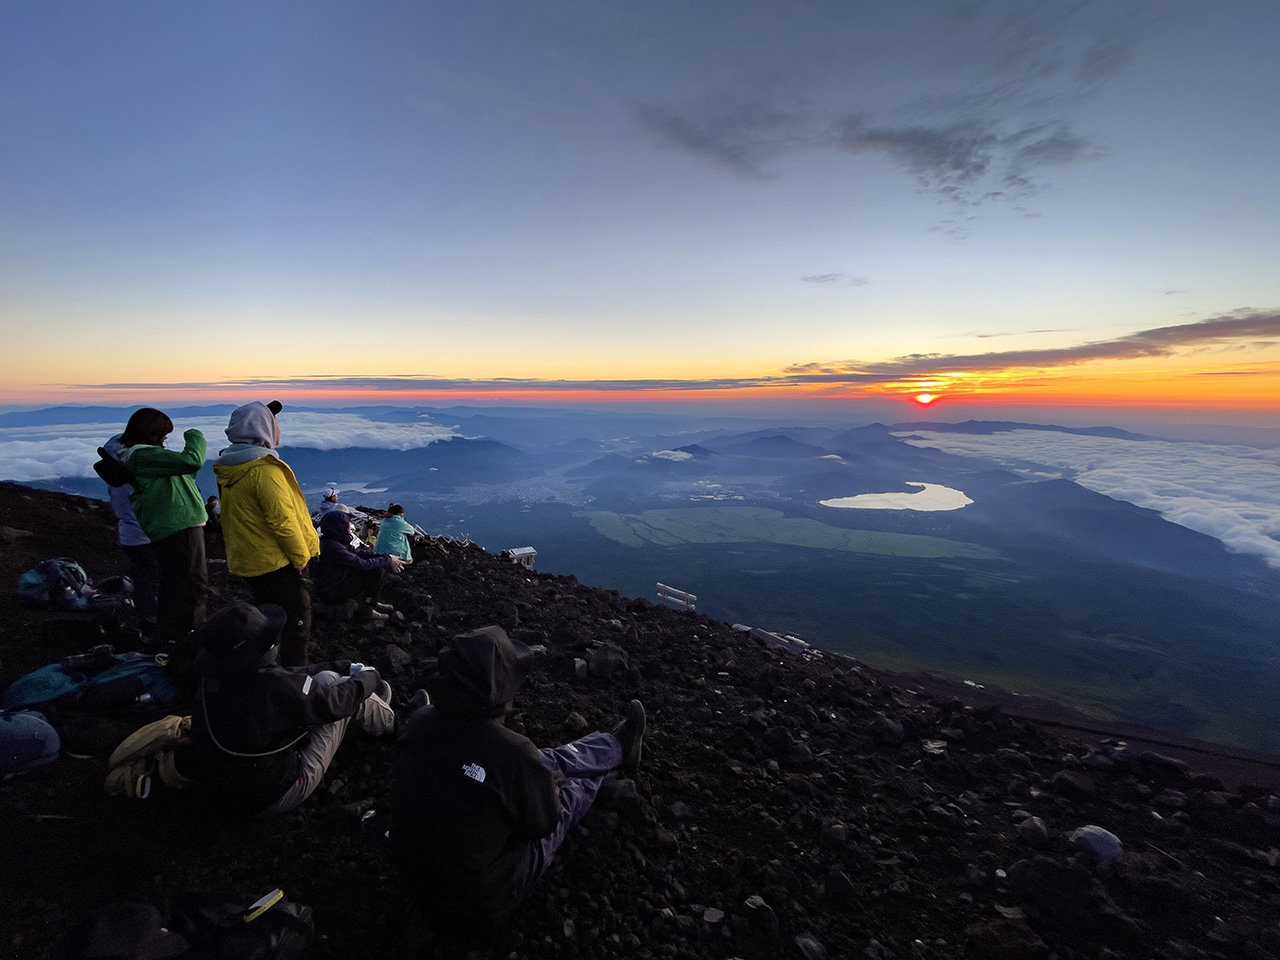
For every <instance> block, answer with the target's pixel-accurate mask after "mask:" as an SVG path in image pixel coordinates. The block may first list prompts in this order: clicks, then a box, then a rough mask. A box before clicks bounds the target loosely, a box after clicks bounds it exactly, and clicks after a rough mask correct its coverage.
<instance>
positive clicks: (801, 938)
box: [795, 930, 827, 960]
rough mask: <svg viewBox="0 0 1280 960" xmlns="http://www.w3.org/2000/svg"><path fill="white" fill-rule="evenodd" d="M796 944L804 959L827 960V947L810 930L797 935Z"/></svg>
mask: <svg viewBox="0 0 1280 960" xmlns="http://www.w3.org/2000/svg"><path fill="white" fill-rule="evenodd" d="M795 944H796V948H797V949H798V950H799V951H800V956H802V957H804V960H827V948H826V947H824V946H823V945H822V943H821V941H819V940H818V938H817V937H815V936H814V935H813V934H812V933H810V932H809V931H808V930H805V931H804V932H802V933H799V934H797V935H796V939H795Z"/></svg>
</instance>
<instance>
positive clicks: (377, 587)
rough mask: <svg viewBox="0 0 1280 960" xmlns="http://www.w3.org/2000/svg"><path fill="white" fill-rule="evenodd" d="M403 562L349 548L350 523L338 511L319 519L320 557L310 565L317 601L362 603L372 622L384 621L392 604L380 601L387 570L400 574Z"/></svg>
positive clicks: (360, 548)
mask: <svg viewBox="0 0 1280 960" xmlns="http://www.w3.org/2000/svg"><path fill="white" fill-rule="evenodd" d="M403 569H404V561H403V560H401V559H400V558H399V557H392V556H388V555H387V554H385V553H374V552H373V551H372V550H370V549H369V548H368V547H355V546H352V545H351V520H350V518H349V517H348V516H347V514H345V513H342V512H341V511H338V510H333V511H330V512H329V513H326V514H325V515H324V516H323V517H322V518H321V519H320V556H319V557H317V558H316V561H315V563H314V564H312V576H313V578H314V579H315V584H316V598H317V599H318V600H320V601H321V602H322V603H329V604H334V605H341V604H345V603H346V602H347V601H348V600H359V601H363V602H364V603H365V604H366V605H367V607H368V610H369V614H370V615H371V616H372V617H374V618H375V619H386V617H387V614H389V613H391V610H392V608H391V605H390V604H386V603H383V602H382V585H383V579H384V577H385V574H386V573H387V571H388V570H390V571H391V572H392V573H399V572H400V571H401V570H403Z"/></svg>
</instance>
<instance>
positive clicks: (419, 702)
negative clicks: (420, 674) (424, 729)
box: [409, 687, 431, 711]
mask: <svg viewBox="0 0 1280 960" xmlns="http://www.w3.org/2000/svg"><path fill="white" fill-rule="evenodd" d="M430 702H431V695H430V694H429V693H427V691H425V690H423V689H422V688H421V687H419V688H418V689H417V690H415V691H414V693H413V696H412V697H410V698H409V709H410V710H411V711H412V710H419V709H421V708H422V707H425V706H426V705H427V704H429V703H430Z"/></svg>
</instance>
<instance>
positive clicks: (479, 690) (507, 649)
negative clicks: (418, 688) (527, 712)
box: [427, 626, 533, 718]
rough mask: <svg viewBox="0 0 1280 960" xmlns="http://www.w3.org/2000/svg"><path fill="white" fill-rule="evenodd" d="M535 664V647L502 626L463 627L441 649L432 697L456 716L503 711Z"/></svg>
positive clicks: (491, 714)
mask: <svg viewBox="0 0 1280 960" xmlns="http://www.w3.org/2000/svg"><path fill="white" fill-rule="evenodd" d="M532 666H533V651H532V650H531V649H530V648H529V647H528V646H527V645H525V644H524V643H521V642H520V641H519V640H512V639H511V638H510V637H508V636H507V633H506V631H505V630H503V629H502V628H501V627H499V626H488V627H481V628H480V629H479V630H472V631H470V632H469V633H460V634H458V635H457V636H455V637H454V638H453V639H452V640H450V641H449V642H448V643H447V644H446V645H445V647H444V649H442V650H441V651H440V656H439V659H438V660H437V666H436V674H435V676H433V677H431V678H430V679H429V680H428V682H427V685H428V687H429V688H430V689H431V701H432V703H435V704H436V705H437V707H439V709H440V710H441V711H443V712H444V713H447V714H450V715H451V716H455V717H460V718H463V717H473V718H478V717H500V716H502V715H503V714H504V713H505V712H506V711H507V708H508V706H509V704H510V703H511V701H512V700H514V699H515V695H516V691H517V690H519V689H520V685H521V684H523V683H524V679H525V677H526V676H528V674H529V669H530V668H531V667H532Z"/></svg>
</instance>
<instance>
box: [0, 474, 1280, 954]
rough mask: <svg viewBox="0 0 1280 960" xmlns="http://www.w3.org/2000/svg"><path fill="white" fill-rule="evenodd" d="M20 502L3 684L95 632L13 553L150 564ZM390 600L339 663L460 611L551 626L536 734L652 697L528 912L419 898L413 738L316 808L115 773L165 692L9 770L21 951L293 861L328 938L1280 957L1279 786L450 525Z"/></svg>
mask: <svg viewBox="0 0 1280 960" xmlns="http://www.w3.org/2000/svg"><path fill="white" fill-rule="evenodd" d="M0 528H2V529H0V539H2V540H3V543H2V544H0V546H3V550H0V576H2V577H3V584H4V586H3V591H4V592H3V594H2V595H0V684H2V685H5V686H7V685H8V684H9V683H11V682H12V681H13V680H14V679H16V678H17V677H18V676H21V675H22V674H24V673H26V672H28V671H30V670H32V669H35V668H36V667H38V666H41V665H43V664H45V663H50V662H53V661H55V660H58V659H60V658H62V657H63V656H65V655H67V654H70V653H76V652H80V651H81V650H83V649H84V648H85V647H86V646H88V645H91V644H89V643H87V642H86V641H87V640H92V639H94V638H93V637H92V636H90V635H89V632H88V631H86V630H85V629H84V624H87V623H88V622H89V621H88V619H87V618H86V617H84V616H81V617H80V624H81V626H80V627H78V628H76V627H70V626H68V625H67V624H66V620H67V619H68V618H69V617H74V615H69V614H57V613H52V612H50V611H47V610H43V609H40V608H36V607H31V606H27V605H23V604H21V603H20V602H19V600H18V597H17V594H16V590H15V587H14V584H15V580H16V578H17V576H18V575H19V574H20V573H22V572H23V571H24V570H27V569H30V568H31V567H33V566H34V565H35V564H36V563H37V562H39V561H40V560H43V559H46V558H47V557H50V556H58V555H61V556H71V557H74V558H75V559H77V560H78V561H79V562H80V563H81V564H82V565H84V567H85V568H86V569H87V570H88V571H89V573H90V575H91V576H93V577H95V578H102V577H105V576H108V575H110V574H114V573H122V572H124V568H125V564H124V559H123V557H122V555H121V554H120V552H119V550H118V548H117V547H116V544H115V539H114V522H113V518H112V516H111V512H110V509H109V507H108V506H107V505H106V504H105V503H99V502H96V501H91V500H85V499H81V498H78V497H72V496H66V495H62V494H56V493H48V492H44V491H38V490H33V489H30V488H26V487H22V486H18V485H15V484H9V483H5V484H0ZM34 531H39V533H38V535H33V536H28V535H26V534H27V532H34ZM218 556H219V554H218V551H217V548H216V545H215V547H214V549H213V550H212V551H211V557H213V558H216V557H218ZM210 575H211V582H212V589H213V596H212V598H211V608H216V607H217V606H218V605H220V604H222V603H225V602H227V601H229V600H233V599H240V598H244V599H247V592H246V591H245V590H244V589H243V587H241V586H240V585H239V584H238V583H237V582H236V580H235V579H234V578H231V577H229V576H227V574H226V571H225V566H224V565H222V564H220V563H217V562H214V563H211V567H210ZM384 599H387V600H389V601H390V602H391V603H393V604H394V605H395V607H396V609H397V610H398V611H399V612H400V614H401V615H402V616H403V620H401V619H400V618H398V617H394V618H392V619H391V620H389V621H387V622H385V623H373V622H369V621H354V622H341V621H331V620H319V619H318V620H317V621H316V623H315V626H314V631H313V651H312V658H313V659H315V660H323V659H330V658H334V659H336V658H347V659H356V660H361V661H364V662H366V663H370V664H373V665H375V666H377V667H378V669H379V670H380V671H381V672H382V675H383V676H384V677H385V678H386V679H388V680H389V681H390V682H391V684H392V686H393V688H394V692H395V700H394V704H393V705H394V706H395V707H397V709H402V708H403V707H404V706H405V704H406V702H407V700H408V698H409V697H410V696H411V695H412V693H413V691H414V690H415V689H416V688H418V687H420V686H422V685H423V682H424V680H425V678H426V676H427V674H428V672H429V670H430V667H431V666H432V664H433V662H434V657H435V655H436V654H437V652H438V651H439V649H440V647H441V646H442V645H443V643H444V642H445V641H446V640H447V639H448V638H449V637H450V636H452V635H454V634H455V633H459V632H462V631H464V630H469V629H473V628H475V627H479V626H483V625H485V624H489V623H497V624H500V625H501V626H503V627H504V628H505V629H506V630H507V631H508V632H509V633H510V634H511V635H512V636H515V637H517V638H519V639H521V640H524V641H525V642H526V643H529V644H531V645H534V646H535V647H536V648H537V649H538V658H537V661H536V664H535V667H534V670H533V673H532V676H531V677H530V679H529V681H528V683H527V684H526V685H525V688H524V689H523V691H522V693H521V695H520V697H519V698H518V699H517V702H516V709H517V712H516V713H515V714H514V715H513V716H512V717H510V718H509V720H508V723H509V725H510V726H512V727H513V728H514V729H516V730H518V731H521V732H523V733H525V734H527V735H528V736H529V737H531V738H532V739H533V740H534V741H535V742H536V743H539V744H550V743H552V742H562V741H564V740H567V739H571V738H573V737H576V736H579V735H581V734H582V733H584V732H586V731H588V730H592V729H600V728H606V729H607V728H608V727H609V726H611V725H612V724H613V723H614V722H615V721H616V719H617V718H618V717H619V716H620V713H621V711H622V710H623V708H624V707H625V704H626V703H627V701H628V700H630V699H631V698H633V697H635V698H638V699H640V700H642V701H643V702H644V703H645V705H646V707H647V710H648V714H649V733H648V735H647V737H646V741H645V743H646V752H645V760H644V763H643V765H642V768H641V770H640V771H639V773H638V775H637V776H636V777H635V778H634V779H633V780H631V781H623V782H620V783H619V784H617V785H616V786H615V787H614V788H613V789H612V790H610V791H609V796H607V797H606V798H605V800H604V801H602V802H601V803H598V804H597V806H596V807H595V809H593V810H592V812H591V813H590V814H589V815H588V817H587V818H586V820H585V821H584V822H583V825H582V827H581V828H580V829H579V830H578V831H576V832H575V833H574V834H573V835H572V836H571V838H570V840H569V842H568V843H567V844H566V845H565V847H563V848H562V850H561V852H560V855H559V856H558V858H557V860H556V862H555V863H554V865H553V866H552V868H551V870H550V872H549V873H548V875H547V876H546V877H545V878H544V879H543V881H542V882H541V884H540V885H539V887H538V888H537V890H536V891H535V892H534V894H533V895H532V897H531V898H530V899H529V900H528V901H526V903H524V904H523V905H522V906H521V907H520V908H519V909H518V910H517V912H516V913H515V914H514V916H513V917H512V919H511V922H510V923H509V924H508V926H507V927H506V928H505V929H503V930H500V931H495V932H494V934H493V936H492V937H491V938H490V940H488V941H487V942H483V943H466V942H460V941H457V940H454V939H447V938H440V937H437V936H436V935H435V934H434V933H433V932H432V931H431V930H430V929H429V928H427V927H426V926H425V925H424V924H423V923H422V922H421V921H420V919H418V917H417V915H416V914H415V913H414V912H413V911H412V910H411V909H410V908H411V904H409V903H408V902H407V900H406V899H405V897H404V896H403V895H402V894H401V892H400V889H399V887H398V885H397V879H396V875H395V871H394V869H393V868H392V866H391V864H390V860H389V857H388V851H387V842H388V841H387V840H386V838H385V835H386V831H387V829H388V828H389V825H390V824H389V820H388V813H387V807H388V794H389V769H390V761H391V757H392V752H393V750H394V745H393V743H392V742H391V741H388V740H371V739H364V738H361V737H360V735H358V734H356V733H354V732H352V733H351V734H350V735H349V736H348V738H347V741H346V742H345V743H344V745H343V747H342V749H341V750H340V751H339V753H338V756H337V759H336V761H335V763H334V765H333V767H332V768H331V770H330V772H329V776H328V778H327V779H326V781H325V783H324V784H323V785H322V786H321V787H320V788H319V790H318V791H317V792H316V794H315V795H314V796H313V797H312V798H311V799H310V800H309V801H308V802H307V803H306V804H304V805H303V806H302V807H301V808H299V809H298V810H296V811H294V812H293V813H290V814H287V815H285V816H283V817H281V818H278V819H276V820H271V821H267V822H260V823H259V822H252V823H231V822H225V821H220V820H217V819H215V818H212V817H210V816H209V815H208V813H207V812H206V811H205V810H204V808H203V806H202V804H201V803H200V802H199V799H198V798H197V797H193V796H191V795H189V794H187V793H184V792H179V791H171V790H164V789H160V790H156V791H155V792H154V793H153V794H152V796H151V797H150V798H148V799H147V800H133V799H121V798H113V797H108V796H107V795H106V794H105V793H104V792H103V789H102V781H103V776H104V773H105V769H106V763H105V754H106V753H108V752H109V751H110V748H111V747H112V746H114V742H112V741H113V740H114V739H118V738H119V737H123V736H124V735H125V734H126V733H128V732H130V730H131V729H132V728H133V727H135V726H137V725H139V724H140V723H141V722H142V720H143V719H145V718H138V717H135V718H128V717H124V718H114V719H113V720H111V721H108V722H107V723H105V724H100V725H99V728H101V729H105V730H107V731H108V732H109V734H110V735H106V736H104V737H103V738H102V739H103V746H102V747H101V748H100V749H97V750H93V751H90V752H93V753H95V754H96V755H94V756H90V757H88V758H84V759H77V758H73V757H70V756H67V755H66V754H65V753H64V755H63V756H61V757H59V759H58V760H57V761H55V762H54V763H52V764H50V765H49V766H46V767H42V768H40V769H38V770H35V771H33V772H31V773H29V774H26V775H25V776H21V777H17V778H14V779H11V780H9V781H7V782H5V783H3V784H0V822H3V824H4V833H5V841H4V844H3V848H4V860H3V863H4V869H3V870H2V871H0V917H3V918H4V919H3V922H0V930H3V933H2V934H0V937H2V939H0V953H8V954H9V955H12V956H15V957H22V958H26V957H31V958H36V957H41V956H43V955H44V954H45V953H46V952H47V951H48V950H49V949H50V948H51V947H52V946H53V945H54V944H55V943H57V942H58V940H59V938H60V937H62V936H63V935H64V934H65V932H66V931H67V930H68V929H69V928H70V927H72V926H73V925H74V924H75V923H76V922H77V921H78V920H79V919H80V918H81V917H82V916H83V915H85V914H86V913H87V912H88V911H90V910H92V909H94V908H98V907H101V906H103V905H106V904H110V903H114V902H118V901H130V902H135V903H150V904H154V905H156V906H157V907H159V908H160V909H161V910H162V911H164V910H165V909H166V905H167V904H168V903H169V902H170V901H171V899H172V898H173V897H175V896H178V895H180V894H183V893H189V892H206V893H217V894H220V895H225V896H226V897H227V898H228V899H241V900H245V901H248V900H252V899H254V898H256V897H257V896H259V895H261V894H263V893H265V892H267V891H269V890H271V889H273V888H275V887H280V888H282V889H283V890H284V892H285V895H286V896H287V897H288V898H289V899H290V900H293V901H296V902H299V903H303V904H306V905H308V906H310V907H311V908H312V909H313V911H314V918H315V927H316V935H315V939H314V941H313V943H312V945H311V947H310V949H309V950H308V952H307V956H308V957H314V958H351V957H388V958H395V957H418V956H421V957H452V956H458V957H465V956H469V955H470V956H474V957H495V958H536V957H564V958H604V957H628V958H631V957H638V958H650V957H653V958H733V957H738V958H743V960H749V958H797V960H799V958H803V960H819V958H822V957H831V958H869V960H888V958H901V960H906V958H939V960H941V958H991V960H1033V958H1051V957H1057V958H1062V960H1073V958H1100V960H1101V958H1116V957H1126V958H1128V957H1134V958H1138V957H1141V958H1169V960H1175V958H1178V960H1181V958H1188V960H1189V958H1211V957H1212V958H1220V957H1222V958H1226V957H1231V958H1235V957H1242V958H1249V960H1266V958H1280V869H1278V863H1280V798H1277V796H1276V795H1275V794H1274V793H1273V792H1272V790H1271V789H1270V788H1267V787H1262V786H1251V785H1250V784H1249V783H1236V782H1231V783H1224V782H1223V781H1222V780H1220V779H1218V778H1217V777H1215V776H1211V775H1208V774H1205V773H1201V772H1198V771H1197V769H1196V768H1195V767H1194V766H1188V765H1187V763H1186V762H1184V761H1183V760H1180V759H1176V758H1174V757H1173V756H1169V755H1166V754H1163V753H1158V752H1153V751H1151V750H1150V749H1145V748H1138V747H1136V746H1134V745H1130V744H1126V743H1124V742H1123V741H1121V740H1119V739H1114V738H1112V739H1108V738H1105V737H1104V738H1091V739H1090V740H1088V741H1087V742H1085V741H1080V742H1077V741H1073V740H1072V739H1070V738H1066V739H1064V738H1062V737H1061V736H1060V735H1059V734H1058V733H1055V732H1052V731H1051V730H1050V728H1047V727H1045V726H1042V725H1040V724H1038V723H1036V722H1033V721H1029V720H1024V719H1018V718H1013V717H1010V716H1006V715H1005V714H1003V713H1001V712H1000V710H999V708H998V707H991V706H974V705H973V704H971V703H970V704H966V703H965V702H962V700H960V699H957V698H950V697H939V696H937V695H935V694H931V693H929V692H928V690H926V689H925V688H924V687H922V686H921V685H919V684H915V683H913V682H911V681H910V680H909V679H906V678H896V677H894V676H892V675H889V674H883V673H878V672H876V671H873V670H871V669H869V668H867V667H865V666H863V665H860V664H859V663H857V662H856V661H854V660H851V659H848V658H845V657H840V656H836V655H832V654H828V653H820V652H818V651H809V652H801V653H796V654H793V653H787V652H783V651H780V650H776V649H771V648H769V647H767V646H765V645H764V644H763V643H762V642H760V641H758V640H755V639H752V638H751V637H750V636H748V635H746V634H743V633H741V632H738V631H735V630H733V629H732V628H731V627H730V626H729V625H727V624H724V623H720V622H717V621H714V620H711V619H709V618H707V617H705V616H703V615H701V614H695V613H686V612H682V611H675V610H671V609H666V608H662V607H659V606H656V605H654V604H652V603H650V602H648V601H646V600H640V599H629V598H627V597H623V596H620V595H618V594H617V593H615V592H613V591H608V590H601V589H596V588H592V587H589V586H585V585H583V584H580V583H578V582H577V581H576V580H575V579H574V578H573V577H565V576H552V575H549V574H546V573H541V572H534V571H528V570H525V569H523V568H521V567H519V566H517V565H515V564H512V563H510V562H508V561H505V560H503V559H501V558H499V557H497V556H494V555H491V554H489V553H486V552H484V551H483V550H481V549H480V548H478V547H476V546H473V545H466V546H462V545H456V544H452V543H448V542H445V541H433V542H432V543H431V544H430V545H429V547H428V549H427V550H426V551H425V553H424V555H423V556H422V557H421V558H420V559H419V561H418V562H417V563H415V564H414V565H413V566H412V567H410V568H408V569H407V570H406V571H405V572H404V573H403V574H402V575H400V576H399V577H397V578H396V579H395V580H394V581H393V582H392V584H391V585H390V586H389V588H388V590H387V595H386V596H385V597H384ZM107 639H108V640H110V639H112V638H111V637H110V636H108V637H107ZM115 639H116V640H117V644H118V646H117V651H118V652H121V651H122V650H123V649H125V648H126V646H124V645H122V644H127V634H125V635H124V636H123V637H116V638H115ZM56 719H57V720H58V721H59V722H63V723H65V722H66V721H67V720H68V719H71V718H69V717H66V716H64V717H59V718H56Z"/></svg>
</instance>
